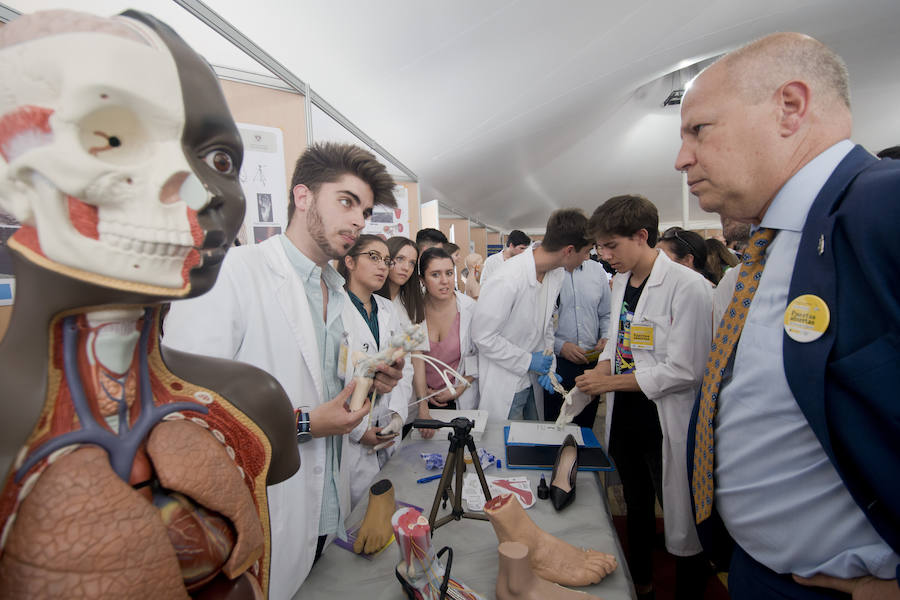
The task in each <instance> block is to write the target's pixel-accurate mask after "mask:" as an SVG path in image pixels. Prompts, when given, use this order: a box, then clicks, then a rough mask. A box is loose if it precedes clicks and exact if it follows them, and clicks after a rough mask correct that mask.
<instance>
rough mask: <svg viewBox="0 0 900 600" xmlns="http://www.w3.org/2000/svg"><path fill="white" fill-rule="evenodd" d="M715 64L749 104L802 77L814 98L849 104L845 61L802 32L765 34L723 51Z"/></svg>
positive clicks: (826, 101)
mask: <svg viewBox="0 0 900 600" xmlns="http://www.w3.org/2000/svg"><path fill="white" fill-rule="evenodd" d="M716 65H718V67H717V68H721V69H723V70H724V71H725V73H726V77H727V79H728V81H729V83H730V84H732V85H733V86H734V89H736V90H738V91H739V92H740V93H741V94H742V95H743V96H744V98H745V100H746V101H748V102H750V103H753V104H757V103H759V102H762V101H764V100H766V99H768V98H769V97H770V96H771V94H772V93H773V92H774V91H775V90H777V89H778V88H779V87H781V86H782V85H783V84H785V83H787V82H789V81H803V82H806V84H807V85H809V87H810V89H811V90H812V92H813V97H814V99H815V100H816V101H817V102H819V103H821V104H824V105H831V104H834V105H837V106H840V107H843V108H845V109H848V110H849V108H850V82H849V75H848V73H847V65H846V64H844V61H843V59H841V57H840V56H838V55H837V54H835V52H834V51H833V50H831V49H830V48H829V47H828V46H826V45H825V44H823V43H822V42H820V41H818V40H816V39H814V38H811V37H809V36H808V35H804V34H802V33H774V34H772V35H768V36H766V37H764V38H762V39H759V40H756V41H755V42H751V43H749V44H747V45H745V46H743V47H741V48H739V49H737V50H735V51H734V52H731V53H729V54H726V55H725V56H724V57H722V59H721V60H720V61H719V62H717V63H716Z"/></svg>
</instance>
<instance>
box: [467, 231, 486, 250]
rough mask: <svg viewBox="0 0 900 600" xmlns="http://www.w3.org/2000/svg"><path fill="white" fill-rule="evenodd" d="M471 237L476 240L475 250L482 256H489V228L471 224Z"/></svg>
mask: <svg viewBox="0 0 900 600" xmlns="http://www.w3.org/2000/svg"><path fill="white" fill-rule="evenodd" d="M469 237H470V238H471V240H472V241H473V242H475V252H477V253H478V254H480V255H481V257H482V258H484V257H486V256H487V229H485V228H484V227H475V226H473V225H469Z"/></svg>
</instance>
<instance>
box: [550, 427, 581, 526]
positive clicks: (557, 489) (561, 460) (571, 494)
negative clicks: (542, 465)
mask: <svg viewBox="0 0 900 600" xmlns="http://www.w3.org/2000/svg"><path fill="white" fill-rule="evenodd" d="M577 475H578V445H577V444H576V443H575V438H574V437H572V434H569V435H567V436H566V439H565V441H564V442H563V444H562V446H560V447H559V453H558V454H557V455H556V464H555V465H553V475H551V477H550V501H551V502H553V508H555V509H556V510H562V509H564V508H565V507H567V506H568V505H569V503H571V502H572V500H574V499H575V477H576V476H577Z"/></svg>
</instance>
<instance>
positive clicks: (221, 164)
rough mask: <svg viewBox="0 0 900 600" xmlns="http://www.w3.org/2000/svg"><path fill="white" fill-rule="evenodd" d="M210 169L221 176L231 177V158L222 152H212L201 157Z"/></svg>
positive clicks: (232, 170)
mask: <svg viewBox="0 0 900 600" xmlns="http://www.w3.org/2000/svg"><path fill="white" fill-rule="evenodd" d="M203 160H205V161H206V164H208V165H209V166H210V167H212V168H213V169H215V170H216V172H217V173H221V174H222V175H231V174H232V173H234V161H233V160H231V156H230V155H229V154H228V153H227V152H225V151H224V150H213V151H211V152H208V153H207V154H206V156H204V157H203Z"/></svg>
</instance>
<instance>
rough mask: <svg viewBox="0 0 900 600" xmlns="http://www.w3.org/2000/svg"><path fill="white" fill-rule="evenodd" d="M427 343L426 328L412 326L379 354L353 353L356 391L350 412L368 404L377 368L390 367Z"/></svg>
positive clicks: (351, 399) (419, 325) (351, 400)
mask: <svg viewBox="0 0 900 600" xmlns="http://www.w3.org/2000/svg"><path fill="white" fill-rule="evenodd" d="M424 341H425V328H424V327H422V325H421V324H415V325H410V326H408V327H407V328H406V329H404V330H403V331H401V332H400V333H398V334H396V335H394V337H392V338H391V341H390V344H388V346H387V347H386V348H385V349H384V350H381V351H380V352H379V353H378V354H371V355H369V354H364V353H362V352H354V353H353V361H354V362H353V379H354V380H355V381H356V389H355V390H353V396H352V397H351V398H350V410H359V409H360V408H362V405H363V404H365V402H366V396H368V395H369V391H370V390H371V388H372V381H373V380H374V379H375V373H376V368H377V367H378V365H380V364H386V365H390V364H393V363H394V362H395V361H396V360H398V359H400V358H403V356H405V355H406V354H407V353H409V352H412V351H413V350H414V349H415V348H417V347H418V346H420V345H421V344H422V343H423V342H424Z"/></svg>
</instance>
